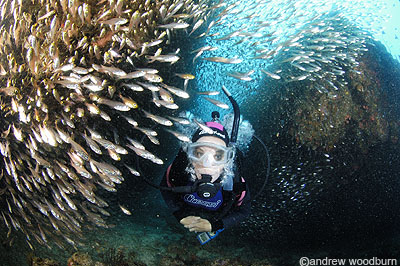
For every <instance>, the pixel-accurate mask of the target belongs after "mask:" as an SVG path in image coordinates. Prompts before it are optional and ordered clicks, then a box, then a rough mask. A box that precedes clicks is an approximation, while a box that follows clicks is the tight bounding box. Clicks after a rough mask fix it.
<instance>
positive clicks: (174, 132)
mask: <svg viewBox="0 0 400 266" xmlns="http://www.w3.org/2000/svg"><path fill="white" fill-rule="evenodd" d="M164 130H165V131H167V132H169V133H171V134H172V135H174V136H175V137H176V138H177V139H179V140H180V141H183V142H190V138H188V137H187V136H186V135H184V134H181V133H179V132H177V131H174V130H170V129H166V128H165V129H164Z"/></svg>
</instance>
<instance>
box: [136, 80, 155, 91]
mask: <svg viewBox="0 0 400 266" xmlns="http://www.w3.org/2000/svg"><path fill="white" fill-rule="evenodd" d="M137 83H138V84H139V85H140V86H142V87H145V88H146V89H148V90H150V91H159V90H160V88H159V87H157V86H155V85H153V84H151V83H143V82H139V81H138V82H137Z"/></svg>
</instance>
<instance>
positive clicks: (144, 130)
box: [134, 127, 158, 137]
mask: <svg viewBox="0 0 400 266" xmlns="http://www.w3.org/2000/svg"><path fill="white" fill-rule="evenodd" d="M134 128H135V129H137V130H139V131H141V132H143V133H144V134H145V135H151V136H154V137H155V136H157V135H158V134H157V132H156V131H154V130H152V129H148V128H143V127H134Z"/></svg>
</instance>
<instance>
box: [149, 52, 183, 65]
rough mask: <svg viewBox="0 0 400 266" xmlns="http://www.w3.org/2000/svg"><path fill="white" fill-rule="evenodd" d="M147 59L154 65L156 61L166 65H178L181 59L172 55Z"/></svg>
mask: <svg viewBox="0 0 400 266" xmlns="http://www.w3.org/2000/svg"><path fill="white" fill-rule="evenodd" d="M146 58H147V59H150V61H149V63H153V62H154V61H160V62H165V63H171V64H174V63H176V62H177V61H178V60H179V59H180V57H179V56H177V55H174V54H170V55H158V56H150V55H148V56H146Z"/></svg>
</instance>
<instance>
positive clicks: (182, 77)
mask: <svg viewBox="0 0 400 266" xmlns="http://www.w3.org/2000/svg"><path fill="white" fill-rule="evenodd" d="M175 76H178V77H180V78H181V79H194V78H195V76H194V75H192V74H180V73H175Z"/></svg>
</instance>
